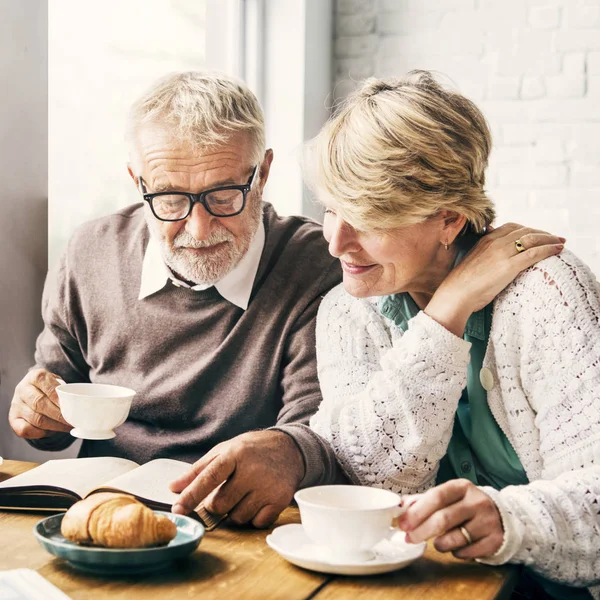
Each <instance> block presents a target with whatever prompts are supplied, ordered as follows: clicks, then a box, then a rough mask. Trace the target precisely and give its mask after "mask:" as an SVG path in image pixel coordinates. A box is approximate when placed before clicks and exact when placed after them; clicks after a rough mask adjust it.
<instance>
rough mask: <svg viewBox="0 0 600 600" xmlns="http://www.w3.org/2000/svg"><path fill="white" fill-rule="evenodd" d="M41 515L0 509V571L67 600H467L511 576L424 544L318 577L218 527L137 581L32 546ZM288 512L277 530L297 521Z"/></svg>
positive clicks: (499, 590)
mask: <svg viewBox="0 0 600 600" xmlns="http://www.w3.org/2000/svg"><path fill="white" fill-rule="evenodd" d="M34 466H36V465H35V464H34V463H25V462H19V461H10V460H8V461H5V462H4V464H3V465H1V466H0V481H4V480H5V479H8V478H9V477H12V476H14V475H17V474H19V473H22V472H24V471H27V470H28V469H31V468H33V467H34ZM44 516H48V515H47V514H41V513H28V512H11V511H0V540H1V542H0V569H16V568H24V567H25V568H30V569H34V570H36V571H38V572H39V573H40V574H41V575H43V576H44V577H46V579H48V580H49V581H50V582H51V583H53V584H54V585H55V586H56V587H58V588H60V589H61V590H62V591H64V592H65V593H66V594H67V595H69V596H70V597H71V598H73V600H84V599H85V600H94V599H96V598H110V599H111V600H137V599H138V598H139V599H142V598H143V599H144V600H154V599H160V600H166V599H170V598H174V599H175V598H177V599H180V598H196V597H202V598H203V600H204V599H205V600H212V599H216V598H219V599H220V598H224V599H227V600H230V599H233V600H236V599H240V600H254V599H257V600H258V599H260V600H268V599H273V600H277V599H281V600H296V599H297V600H308V599H316V600H337V599H346V598H368V599H369V600H377V599H380V598H381V599H383V598H403V599H405V600H412V599H422V600H425V599H426V600H435V599H437V598H439V599H443V600H467V599H469V598H474V599H477V600H485V599H488V598H490V599H491V598H508V597H509V596H510V593H511V591H512V589H513V587H514V585H515V583H516V581H517V579H518V575H519V570H518V569H517V568H516V567H511V566H508V567H488V566H484V565H480V564H478V563H474V562H472V563H471V562H464V561H459V560H457V559H454V558H453V557H452V556H451V555H447V554H440V553H439V552H436V550H435V549H434V548H433V547H432V546H431V545H429V546H428V548H427V551H426V552H425V555H424V556H423V557H422V558H421V559H419V560H418V561H416V562H415V563H413V564H412V565H410V566H409V567H407V568H405V569H401V570H399V571H396V572H395V573H389V574H386V575H377V576H371V577H341V576H330V575H323V574H320V573H313V572H311V571H305V570H303V569H299V568H297V567H295V566H293V565H291V564H289V563H288V562H287V561H285V560H284V559H283V558H280V557H279V556H278V555H277V554H276V553H275V552H274V551H273V550H271V549H270V548H269V547H268V546H267V544H266V542H265V537H266V536H267V535H268V534H269V531H259V530H255V529H250V528H243V527H235V526H233V525H231V524H221V525H220V526H219V527H218V528H217V529H216V530H215V531H212V532H210V533H208V534H207V535H206V537H205V538H204V539H203V540H202V542H201V544H200V546H199V548H198V549H197V550H196V552H195V553H194V554H192V555H191V557H190V558H189V559H187V560H184V561H181V562H179V563H175V566H174V567H173V568H172V570H170V571H168V572H163V573H160V574H159V573H157V574H154V575H149V576H142V577H129V578H122V577H121V578H103V577H97V576H93V575H88V574H84V573H81V572H79V571H77V570H75V569H73V568H72V567H70V566H69V565H68V563H66V562H64V561H62V560H60V559H58V558H55V557H53V556H51V555H50V554H48V553H46V551H45V550H43V549H42V548H41V546H39V544H38V542H37V540H36V539H35V537H34V536H33V533H32V528H33V526H34V525H35V523H36V522H37V521H38V520H39V519H40V518H42V517H44ZM298 522H299V516H298V511H297V509H295V508H288V509H287V510H286V511H285V512H284V513H283V514H282V515H281V517H280V518H279V520H278V521H277V523H276V526H277V525H283V524H286V523H298Z"/></svg>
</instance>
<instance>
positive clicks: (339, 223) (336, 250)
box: [324, 216, 360, 258]
mask: <svg viewBox="0 0 600 600" xmlns="http://www.w3.org/2000/svg"><path fill="white" fill-rule="evenodd" d="M324 234H325V238H326V239H327V241H328V242H329V254H331V255H332V256H335V257H336V258H339V257H340V256H343V255H344V254H346V253H348V252H356V251H357V250H360V244H359V243H358V240H357V237H356V230H355V229H354V228H353V227H352V226H351V225H348V223H346V222H345V221H343V220H342V219H341V218H339V217H337V216H336V217H335V219H331V222H330V223H327V224H326V226H325V227H324Z"/></svg>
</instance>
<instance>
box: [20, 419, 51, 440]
mask: <svg viewBox="0 0 600 600" xmlns="http://www.w3.org/2000/svg"><path fill="white" fill-rule="evenodd" d="M11 427H12V428H13V431H14V432H15V433H16V434H17V435H18V436H19V437H20V438H23V439H25V440H39V439H41V438H43V437H46V433H47V432H46V431H44V430H43V429H38V428H37V427H34V426H33V425H31V423H28V422H27V421H26V420H25V419H23V418H21V417H16V418H15V419H11Z"/></svg>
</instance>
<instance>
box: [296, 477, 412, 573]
mask: <svg viewBox="0 0 600 600" xmlns="http://www.w3.org/2000/svg"><path fill="white" fill-rule="evenodd" d="M294 498H295V500H296V502H297V503H298V507H299V508H300V519H301V520H302V526H303V528H304V531H305V532H306V535H308V537H309V538H310V539H311V540H312V541H313V542H314V543H315V544H318V545H320V546H322V547H324V548H327V549H328V550H329V551H330V552H331V554H332V556H333V557H334V558H335V559H336V560H344V561H350V562H354V561H356V562H361V561H365V560H370V559H372V558H373V556H374V553H373V551H372V548H373V547H374V546H376V545H377V544H378V543H379V542H381V541H382V540H384V539H387V538H389V537H391V535H392V534H393V533H395V532H396V531H398V530H397V529H393V528H392V520H393V519H394V518H396V517H398V516H399V515H400V514H402V512H403V509H402V508H400V501H401V498H400V496H399V495H398V494H395V493H394V492H390V491H388V490H382V489H380V488H372V487H366V486H358V485H324V486H318V487H311V488H306V489H304V490H300V491H298V492H296V494H295V495H294Z"/></svg>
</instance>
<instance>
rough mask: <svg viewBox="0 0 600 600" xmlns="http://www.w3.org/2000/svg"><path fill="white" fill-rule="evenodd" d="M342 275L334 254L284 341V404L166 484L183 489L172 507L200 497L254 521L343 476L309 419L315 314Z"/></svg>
mask: <svg viewBox="0 0 600 600" xmlns="http://www.w3.org/2000/svg"><path fill="white" fill-rule="evenodd" d="M339 281H340V274H339V266H338V265H337V262H336V263H333V261H332V262H331V263H330V268H329V270H327V271H326V272H325V273H324V274H323V275H322V276H321V278H320V279H319V281H318V282H317V283H318V285H315V288H314V289H315V292H314V296H313V297H312V298H309V299H308V302H305V309H304V310H303V311H302V314H301V315H300V316H299V317H298V318H297V319H296V321H295V323H294V326H293V327H292V330H291V333H290V335H289V338H288V341H287V344H286V355H285V358H284V365H283V367H282V376H281V386H282V391H283V407H282V409H281V411H280V413H279V415H278V419H277V423H276V425H275V426H274V427H272V428H269V429H266V430H263V431H251V432H248V433H244V434H242V435H238V436H237V437H235V438H233V439H232V440H229V441H227V442H223V443H221V444H218V445H217V446H215V447H214V448H213V449H211V450H210V452H208V453H207V454H206V455H205V456H203V457H202V458H201V459H200V460H198V461H197V462H196V463H194V465H193V466H192V468H191V470H190V471H189V472H188V473H187V474H186V475H184V476H183V477H181V478H179V479H177V480H176V481H174V482H173V483H172V484H171V490H172V491H174V492H176V493H181V495H180V497H179V501H178V503H177V504H176V505H174V506H173V512H175V513H187V512H190V511H192V510H193V509H194V508H195V507H196V506H198V504H200V503H201V502H202V503H203V504H204V506H205V508H206V509H207V510H209V511H210V512H212V513H215V514H225V513H228V515H229V517H230V518H231V519H232V520H233V521H235V522H238V523H247V522H252V524H253V525H255V526H256V527H266V526H268V525H270V524H271V523H273V522H274V521H275V519H276V518H277V517H278V515H279V513H280V512H281V511H282V510H284V509H285V508H286V507H287V506H288V505H289V504H290V502H291V501H292V499H293V496H294V493H295V492H296V490H297V489H298V488H299V487H300V486H308V485H316V484H317V483H346V481H347V480H346V478H345V477H344V475H343V473H342V471H341V469H340V468H339V466H338V465H337V462H336V461H335V457H334V455H333V452H332V450H331V448H330V447H329V445H328V444H327V443H326V442H325V441H324V440H323V439H322V438H321V437H320V436H319V435H317V434H316V433H314V432H313V431H311V430H310V429H309V427H308V420H309V418H310V417H311V415H312V414H313V413H314V412H315V411H316V410H317V407H318V405H319V403H320V401H321V393H320V390H319V383H318V379H317V368H316V349H315V320H316V314H317V310H318V306H319V303H320V301H321V299H322V296H324V295H325V293H327V291H328V290H329V289H331V288H332V287H334V286H335V285H337V284H338V283H339Z"/></svg>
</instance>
